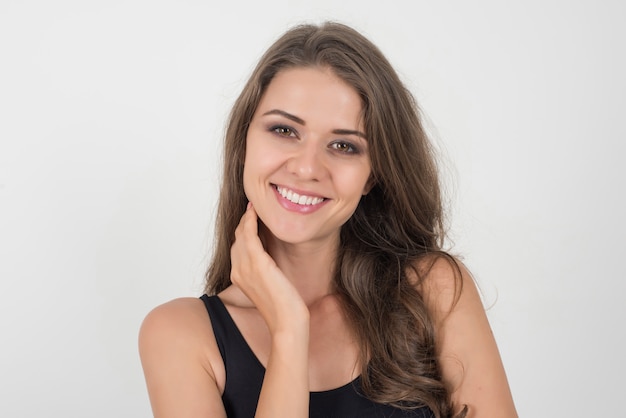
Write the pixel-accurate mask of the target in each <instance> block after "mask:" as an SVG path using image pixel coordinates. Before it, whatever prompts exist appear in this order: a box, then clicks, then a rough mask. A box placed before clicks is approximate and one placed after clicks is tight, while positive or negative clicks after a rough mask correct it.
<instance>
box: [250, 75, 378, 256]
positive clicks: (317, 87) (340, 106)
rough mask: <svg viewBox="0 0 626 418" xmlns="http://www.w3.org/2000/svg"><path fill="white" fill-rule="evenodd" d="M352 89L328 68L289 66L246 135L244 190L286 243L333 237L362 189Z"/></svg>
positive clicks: (357, 110)
mask: <svg viewBox="0 0 626 418" xmlns="http://www.w3.org/2000/svg"><path fill="white" fill-rule="evenodd" d="M365 134H366V132H364V129H363V124H362V121H361V99H360V97H359V95H358V94H357V92H356V91H355V90H354V89H353V88H352V87H351V86H349V85H348V84H346V83H345V82H344V81H343V80H341V79H340V78H339V77H337V76H336V75H335V74H334V73H333V72H332V71H331V70H330V69H327V68H312V67H305V68H291V69H287V70H283V71H281V72H279V73H278V74H277V75H276V76H275V77H274V79H273V80H272V81H271V82H270V84H269V86H268V87H267V89H266V91H265V94H264V95H263V97H262V98H261V101H260V102H259V105H258V107H257V109H256V112H255V114H254V116H253V118H252V120H251V122H250V126H249V128H248V134H247V137H246V158H245V165H244V172H243V181H244V190H245V193H246V196H247V197H248V200H249V201H251V202H252V204H253V205H254V208H255V209H256V211H257V213H258V215H259V218H260V219H261V220H262V221H263V223H264V224H265V226H266V227H267V228H268V229H269V231H271V232H272V234H273V235H274V236H275V237H276V238H278V239H279V240H281V241H284V242H287V243H293V244H296V243H305V242H314V241H320V242H322V243H323V242H324V240H336V239H337V238H338V235H339V229H340V227H341V225H343V224H344V223H345V222H346V221H347V220H348V219H349V218H350V216H351V215H352V214H353V213H354V211H355V209H356V207H357V205H358V203H359V200H360V199H361V196H362V195H363V194H365V193H367V192H368V190H369V187H368V179H369V176H370V171H371V168H370V159H369V153H368V144H367V140H366V138H365Z"/></svg>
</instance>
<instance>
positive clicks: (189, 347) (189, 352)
mask: <svg viewBox="0 0 626 418" xmlns="http://www.w3.org/2000/svg"><path fill="white" fill-rule="evenodd" d="M139 354H140V357H141V361H142V364H143V366H144V372H145V373H146V374H148V373H150V370H149V369H152V368H153V366H155V367H159V368H161V369H163V368H166V367H183V366H184V367H187V366H188V367H196V368H198V369H201V370H203V371H204V372H206V374H208V376H209V377H210V378H211V379H212V380H214V381H216V382H218V381H220V376H221V371H220V369H221V367H220V366H221V356H220V353H219V349H218V348H217V343H216V342H215V337H214V335H213V329H212V327H211V321H210V318H209V315H208V313H207V310H206V308H205V306H204V303H203V301H202V300H201V299H199V298H179V299H174V300H171V301H169V302H167V303H164V304H162V305H159V306H157V307H156V308H154V309H152V310H151V311H150V312H149V313H148V314H147V315H146V317H145V319H144V320H143V322H142V324H141V328H140V330H139ZM166 359H167V360H168V361H167V364H165V362H164V361H163V360H166ZM183 363H190V364H188V365H187V364H183ZM191 363H195V364H191Z"/></svg>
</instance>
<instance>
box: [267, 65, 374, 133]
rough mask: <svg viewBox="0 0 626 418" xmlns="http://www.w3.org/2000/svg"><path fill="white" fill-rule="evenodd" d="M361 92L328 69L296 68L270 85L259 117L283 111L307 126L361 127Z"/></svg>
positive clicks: (283, 73) (281, 75) (285, 71)
mask: <svg viewBox="0 0 626 418" xmlns="http://www.w3.org/2000/svg"><path fill="white" fill-rule="evenodd" d="M362 108H363V107H362V103H361V98H360V96H359V94H358V92H357V91H356V90H355V89H354V88H353V87H352V86H350V85H349V84H348V83H346V82H345V81H344V80H343V79H341V78H340V77H338V76H337V75H336V74H335V73H334V72H333V71H332V70H331V69H330V68H326V67H296V68H289V69H285V70H282V71H279V72H278V73H277V74H276V76H274V78H273V79H272V81H271V82H270V84H269V85H268V86H267V88H266V90H265V93H264V94H263V96H262V98H261V101H260V102H259V105H258V107H257V111H256V114H255V116H257V115H262V114H264V113H266V112H267V111H270V110H275V109H279V110H283V111H285V112H288V113H290V114H293V115H295V116H298V117H299V118H301V119H302V120H304V121H305V124H307V123H309V122H310V123H316V122H321V121H325V122H326V123H327V124H335V125H336V124H339V125H342V126H335V127H340V128H346V129H347V128H352V129H354V128H357V127H358V128H361V129H362V126H361V125H362V124H361V116H362Z"/></svg>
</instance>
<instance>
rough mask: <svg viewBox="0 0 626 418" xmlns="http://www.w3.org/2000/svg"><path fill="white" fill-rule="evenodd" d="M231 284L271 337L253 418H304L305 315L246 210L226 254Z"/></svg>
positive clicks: (306, 393)
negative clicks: (242, 295) (240, 292)
mask: <svg viewBox="0 0 626 418" xmlns="http://www.w3.org/2000/svg"><path fill="white" fill-rule="evenodd" d="M230 257H231V264H232V267H231V272H230V278H231V281H232V282H233V284H234V285H235V286H237V287H239V288H240V289H241V291H242V292H243V293H244V294H245V295H246V296H247V297H248V298H249V299H250V300H251V301H252V303H254V305H255V306H256V308H257V309H258V311H259V313H260V314H261V316H262V317H263V319H264V320H265V323H266V324H267V326H268V328H269V331H270V334H271V336H272V346H271V349H270V355H269V358H268V362H267V367H266V370H265V377H264V378H263V386H262V388H261V394H260V397H259V402H258V404H257V409H256V414H255V417H256V418H265V417H271V418H282V417H285V418H286V417H289V418H294V417H302V418H304V417H308V414H309V377H308V376H309V375H308V372H309V366H308V361H309V356H308V350H309V310H308V308H307V306H306V304H305V303H304V301H303V300H302V297H300V294H299V293H298V291H297V290H296V288H295V287H294V286H293V284H292V283H291V282H290V281H289V279H288V278H287V277H286V276H285V275H284V274H283V272H282V271H281V270H280V269H279V268H278V266H277V265H276V263H275V262H274V260H273V259H272V257H271V256H270V255H269V254H268V253H267V252H266V251H265V249H264V248H263V243H262V242H261V239H260V238H259V234H258V218H257V214H256V211H255V210H254V208H253V207H252V204H250V203H249V204H248V208H247V209H246V212H245V213H244V214H243V216H242V217H241V221H240V222H239V226H237V229H236V230H235V242H234V244H233V246H232V248H231V250H230Z"/></svg>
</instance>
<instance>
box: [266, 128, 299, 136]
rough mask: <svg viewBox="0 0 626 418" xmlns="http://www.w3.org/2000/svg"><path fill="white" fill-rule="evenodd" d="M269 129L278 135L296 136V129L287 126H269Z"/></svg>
mask: <svg viewBox="0 0 626 418" xmlns="http://www.w3.org/2000/svg"><path fill="white" fill-rule="evenodd" d="M270 131H272V132H274V133H275V134H276V135H278V136H284V137H286V138H288V137H293V136H296V131H294V130H293V129H291V128H290V127H288V126H282V125H278V126H272V127H271V128H270Z"/></svg>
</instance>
